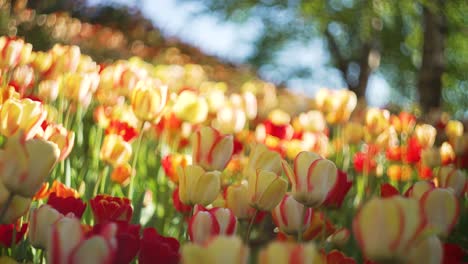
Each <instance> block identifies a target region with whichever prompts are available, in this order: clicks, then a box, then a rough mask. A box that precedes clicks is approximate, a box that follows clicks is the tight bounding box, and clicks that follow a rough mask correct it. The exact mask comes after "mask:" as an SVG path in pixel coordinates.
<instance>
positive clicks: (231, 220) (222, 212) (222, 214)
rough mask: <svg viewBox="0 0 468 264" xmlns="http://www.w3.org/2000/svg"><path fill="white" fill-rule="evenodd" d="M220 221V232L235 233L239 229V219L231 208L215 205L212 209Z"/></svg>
mask: <svg viewBox="0 0 468 264" xmlns="http://www.w3.org/2000/svg"><path fill="white" fill-rule="evenodd" d="M210 212H211V213H212V214H213V215H214V216H215V218H216V221H218V223H219V233H220V234H222V235H234V234H235V233H236V231H237V219H236V217H235V216H234V213H233V212H232V211H231V209H229V208H221V207H215V208H213V209H211V210H210Z"/></svg>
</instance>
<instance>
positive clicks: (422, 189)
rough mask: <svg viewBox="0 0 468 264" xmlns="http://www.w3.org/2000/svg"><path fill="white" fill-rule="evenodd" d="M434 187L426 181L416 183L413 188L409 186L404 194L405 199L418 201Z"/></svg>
mask: <svg viewBox="0 0 468 264" xmlns="http://www.w3.org/2000/svg"><path fill="white" fill-rule="evenodd" d="M434 188H435V186H434V184H433V183H432V182H428V181H418V182H416V183H415V184H413V186H411V187H410V188H409V189H408V190H407V191H406V193H405V196H406V197H411V198H415V199H416V200H420V199H421V197H422V196H423V195H424V194H425V193H426V192H428V191H430V190H432V189H434Z"/></svg>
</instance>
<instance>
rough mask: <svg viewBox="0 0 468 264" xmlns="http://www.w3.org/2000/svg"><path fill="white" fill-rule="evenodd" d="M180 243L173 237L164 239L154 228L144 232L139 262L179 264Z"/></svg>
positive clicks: (142, 263)
mask: <svg viewBox="0 0 468 264" xmlns="http://www.w3.org/2000/svg"><path fill="white" fill-rule="evenodd" d="M179 247H180V244H179V241H177V240H176V239H174V238H172V237H163V236H161V235H159V234H158V233H157V232H156V229H154V228H152V227H148V228H145V230H143V237H142V238H141V244H140V253H139V256H138V262H139V263H141V264H151V263H154V262H155V261H158V262H160V263H165V264H178V263H179V259H180V255H179Z"/></svg>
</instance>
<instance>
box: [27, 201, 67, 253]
mask: <svg viewBox="0 0 468 264" xmlns="http://www.w3.org/2000/svg"><path fill="white" fill-rule="evenodd" d="M62 217H64V216H63V215H62V214H61V213H59V212H58V211H57V210H55V209H54V208H52V207H51V206H50V205H47V204H44V205H42V206H41V207H39V208H37V209H34V210H33V211H32V212H31V216H30V218H29V234H28V236H29V242H30V243H31V245H32V246H34V247H36V248H41V249H45V248H46V246H47V241H48V239H49V234H50V232H51V228H52V226H53V224H54V223H55V222H57V221H58V220H59V219H60V218H62Z"/></svg>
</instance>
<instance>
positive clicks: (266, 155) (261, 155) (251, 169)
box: [243, 144, 283, 182]
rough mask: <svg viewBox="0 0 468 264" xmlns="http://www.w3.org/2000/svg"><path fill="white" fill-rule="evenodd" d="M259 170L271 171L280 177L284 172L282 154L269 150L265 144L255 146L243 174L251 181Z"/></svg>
mask: <svg viewBox="0 0 468 264" xmlns="http://www.w3.org/2000/svg"><path fill="white" fill-rule="evenodd" d="M258 170H262V171H270V172H273V173H275V174H276V175H280V174H281V172H282V171H283V168H282V167H281V156H280V154H279V153H278V152H275V151H271V150H269V149H268V148H267V147H266V146H265V145H263V144H257V145H255V146H254V147H253V148H252V150H251V151H250V155H249V160H248V163H247V165H246V166H245V167H244V170H243V174H244V176H245V177H247V178H248V179H249V178H250V177H252V176H254V177H255V176H256V175H257V171H258ZM249 182H250V180H249Z"/></svg>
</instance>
